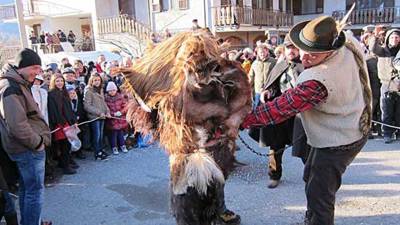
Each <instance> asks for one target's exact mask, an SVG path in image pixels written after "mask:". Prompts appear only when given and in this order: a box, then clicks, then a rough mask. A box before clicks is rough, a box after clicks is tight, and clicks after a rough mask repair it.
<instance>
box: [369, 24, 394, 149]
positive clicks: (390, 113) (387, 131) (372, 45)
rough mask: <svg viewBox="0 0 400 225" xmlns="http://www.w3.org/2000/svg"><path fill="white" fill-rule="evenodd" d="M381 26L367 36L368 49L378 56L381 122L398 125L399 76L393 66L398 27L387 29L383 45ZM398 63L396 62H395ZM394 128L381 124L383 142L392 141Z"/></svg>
mask: <svg viewBox="0 0 400 225" xmlns="http://www.w3.org/2000/svg"><path fill="white" fill-rule="evenodd" d="M381 31H382V27H380V26H377V27H376V28H375V30H374V34H372V35H371V36H370V37H369V42H368V44H369V50H370V51H371V52H372V53H373V54H375V55H376V56H377V57H378V77H379V79H380V81H381V84H382V86H381V110H382V122H383V123H385V124H389V125H394V126H400V92H399V91H400V77H399V74H398V71H397V70H396V68H395V66H394V65H396V62H398V61H399V60H394V59H395V57H396V55H397V53H398V52H399V49H400V29H391V30H389V31H387V33H386V36H385V40H384V43H383V45H381V44H380V41H379V35H380V33H381ZM397 64H398V63H397ZM394 132H395V129H393V128H390V127H387V126H383V138H384V140H385V143H387V144H388V143H391V142H393V141H394V138H393V135H394Z"/></svg>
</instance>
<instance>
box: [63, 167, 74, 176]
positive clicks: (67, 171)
mask: <svg viewBox="0 0 400 225" xmlns="http://www.w3.org/2000/svg"><path fill="white" fill-rule="evenodd" d="M63 173H64V174H65V175H72V174H76V170H75V169H73V168H71V167H69V166H67V167H65V168H63Z"/></svg>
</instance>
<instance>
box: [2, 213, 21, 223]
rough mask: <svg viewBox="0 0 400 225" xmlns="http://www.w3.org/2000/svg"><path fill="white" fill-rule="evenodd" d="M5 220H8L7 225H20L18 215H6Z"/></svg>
mask: <svg viewBox="0 0 400 225" xmlns="http://www.w3.org/2000/svg"><path fill="white" fill-rule="evenodd" d="M4 218H5V219H6V224H7V225H18V217H17V213H12V214H9V215H5V216H4Z"/></svg>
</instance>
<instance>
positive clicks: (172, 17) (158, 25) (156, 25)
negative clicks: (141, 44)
mask: <svg viewBox="0 0 400 225" xmlns="http://www.w3.org/2000/svg"><path fill="white" fill-rule="evenodd" d="M203 3H204V1H203V0H189V8H188V9H186V10H178V9H172V10H168V11H164V12H153V13H152V20H153V23H152V24H153V29H154V30H155V31H162V30H164V29H165V28H168V29H169V30H171V31H179V30H187V29H190V28H191V26H192V20H193V19H197V20H198V22H199V25H200V26H202V27H204V26H205V25H206V24H205V17H206V13H204V4H203ZM206 10H211V9H210V8H207V7H206ZM206 26H207V25H206Z"/></svg>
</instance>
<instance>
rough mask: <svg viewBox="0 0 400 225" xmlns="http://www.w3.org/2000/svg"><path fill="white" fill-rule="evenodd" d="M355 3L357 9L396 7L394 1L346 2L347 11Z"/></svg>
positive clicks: (364, 0) (358, 0) (366, 0)
mask: <svg viewBox="0 0 400 225" xmlns="http://www.w3.org/2000/svg"><path fill="white" fill-rule="evenodd" d="M354 2H355V3H356V9H371V8H386V7H394V0H346V9H347V10H349V9H350V8H351V6H352V5H353V3H354Z"/></svg>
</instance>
